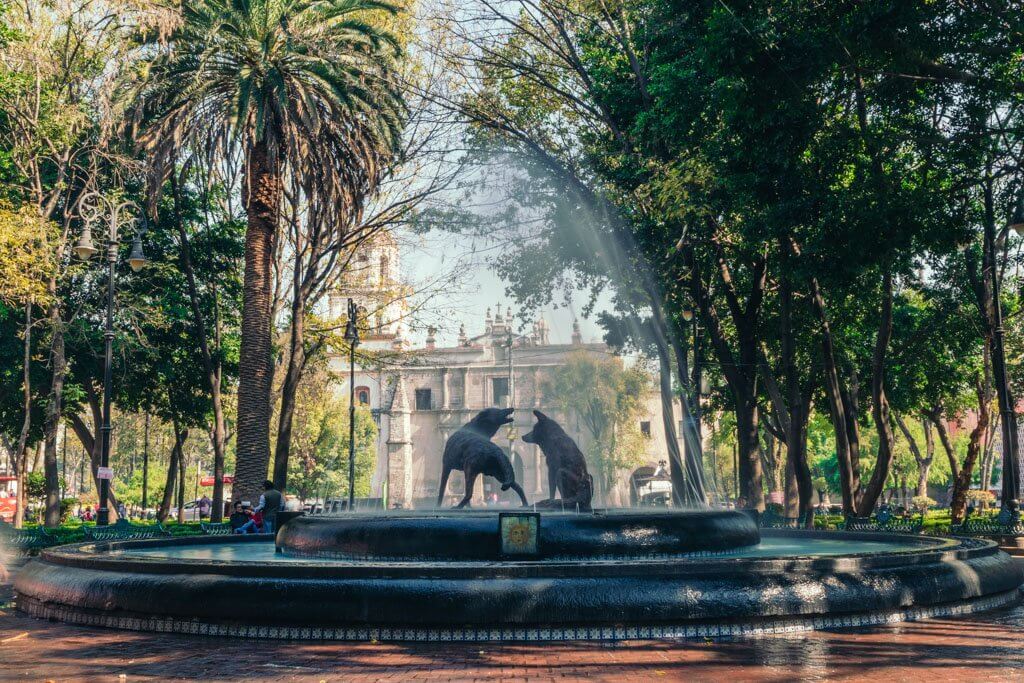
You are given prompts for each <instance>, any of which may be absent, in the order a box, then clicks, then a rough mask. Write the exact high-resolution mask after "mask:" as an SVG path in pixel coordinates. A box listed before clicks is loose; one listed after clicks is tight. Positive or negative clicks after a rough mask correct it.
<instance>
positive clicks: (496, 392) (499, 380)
mask: <svg viewBox="0 0 1024 683" xmlns="http://www.w3.org/2000/svg"><path fill="white" fill-rule="evenodd" d="M491 388H492V390H493V393H492V396H493V400H492V401H491V403H492V404H493V405H494V406H496V407H498V408H504V407H506V406H508V377H492V378H491Z"/></svg>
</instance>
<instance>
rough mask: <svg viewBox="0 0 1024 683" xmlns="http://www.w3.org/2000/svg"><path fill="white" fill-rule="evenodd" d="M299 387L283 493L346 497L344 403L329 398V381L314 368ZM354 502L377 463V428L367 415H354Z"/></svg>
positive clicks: (306, 497) (319, 363) (360, 411)
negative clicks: (287, 482) (344, 493)
mask: <svg viewBox="0 0 1024 683" xmlns="http://www.w3.org/2000/svg"><path fill="white" fill-rule="evenodd" d="M312 370H313V371H312V372H310V373H309V374H308V375H307V377H306V380H305V381H304V382H303V383H302V385H301V386H300V387H299V390H298V393H297V396H296V403H297V406H296V411H295V416H294V422H293V427H292V437H291V440H292V444H291V450H292V456H293V457H291V458H290V459H289V461H288V465H289V473H288V481H289V482H290V484H289V489H290V490H291V491H293V492H294V493H295V494H296V495H297V496H298V497H299V498H300V499H301V500H309V499H313V498H318V497H324V498H326V497H328V496H331V495H334V496H340V495H342V494H343V492H346V491H348V455H349V441H348V435H349V428H348V426H349V425H348V415H349V411H348V401H347V397H346V399H342V398H341V397H339V396H336V395H334V394H333V391H334V390H335V388H334V387H332V383H333V381H334V378H333V377H332V376H331V375H330V374H329V373H328V372H327V371H326V369H325V368H324V367H323V363H322V360H318V361H316V362H315V365H314V367H313V369H312ZM355 436H356V448H355V453H356V463H355V464H356V468H355V469H356V482H355V492H356V496H368V495H369V494H370V479H371V478H372V476H373V471H374V467H375V466H376V460H377V449H376V440H377V426H376V424H375V423H374V420H373V417H372V416H371V415H370V412H369V410H367V409H365V408H357V410H356V429H355Z"/></svg>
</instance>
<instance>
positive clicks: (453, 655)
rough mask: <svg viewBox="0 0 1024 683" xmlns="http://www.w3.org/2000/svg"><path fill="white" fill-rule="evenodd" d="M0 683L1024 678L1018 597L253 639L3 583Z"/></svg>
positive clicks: (1023, 612)
mask: <svg viewBox="0 0 1024 683" xmlns="http://www.w3.org/2000/svg"><path fill="white" fill-rule="evenodd" d="M0 601H2V604H0V680H2V681H8V680H13V681H22V680H27V681H125V682H126V683H128V682H130V681H173V680H201V681H239V680H243V681H269V680H274V681H277V680H280V681H303V682H305V681H312V682H318V681H342V680H343V681H420V680H439V681H548V680H555V679H558V680H582V679H587V680H594V681H613V680H616V681H617V680H629V681H636V680H645V679H650V680H690V681H703V680H728V681H745V680H759V681H761V680H763V681H791V680H807V679H811V680H826V679H827V680H865V679H870V680H884V681H887V683H888V681H904V680H905V681H911V680H913V681H928V680H936V681H938V680H941V681H956V680H970V681H989V680H996V681H998V680H1024V648H1022V645H1024V607H1017V608H1014V609H1011V610H1003V611H999V612H992V613H987V614H982V615H974V616H971V617H964V618H957V619H938V620H932V621H927V622H920V623H912V624H900V625H896V626H889V627H884V628H871V629H859V630H843V631H832V632H816V633H802V634H790V635H785V636H782V635H774V636H763V637H759V638H750V639H737V640H731V641H717V642H715V641H673V642H630V643H618V644H608V643H552V644H544V645H533V644H490V643H476V644H473V643H464V644H445V645H441V644H427V645H423V644H411V643H410V644H405V643H311V642H283V641H268V642H251V641H245V640H239V639H218V640H212V639H202V638H195V637H190V636H174V635H160V634H147V633H130V632H121V631H113V630H106V629H95V628H83V627H77V626H67V625H64V624H56V623H48V622H45V621H40V620H36V619H31V618H28V617H25V616H22V615H20V614H18V613H17V612H15V611H14V609H13V606H12V605H11V603H10V601H9V590H8V591H6V593H4V592H3V591H0Z"/></svg>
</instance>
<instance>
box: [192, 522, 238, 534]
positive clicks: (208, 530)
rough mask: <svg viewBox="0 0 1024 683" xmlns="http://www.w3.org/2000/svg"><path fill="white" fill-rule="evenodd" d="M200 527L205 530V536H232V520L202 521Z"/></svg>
mask: <svg viewBox="0 0 1024 683" xmlns="http://www.w3.org/2000/svg"><path fill="white" fill-rule="evenodd" d="M199 528H201V529H202V530H203V535H204V536H230V535H231V523H230V522H200V523H199Z"/></svg>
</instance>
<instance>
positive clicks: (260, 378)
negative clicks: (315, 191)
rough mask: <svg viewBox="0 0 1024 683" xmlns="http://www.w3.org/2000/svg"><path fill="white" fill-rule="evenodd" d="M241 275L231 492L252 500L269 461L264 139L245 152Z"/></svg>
mask: <svg viewBox="0 0 1024 683" xmlns="http://www.w3.org/2000/svg"><path fill="white" fill-rule="evenodd" d="M245 166H246V169H245V170H246V178H247V188H246V190H247V191H246V194H245V208H246V214H247V216H248V227H247V229H246V233H245V279H244V282H243V287H242V343H241V349H240V352H239V361H238V431H237V438H238V443H237V447H238V462H237V466H236V468H235V485H234V494H235V497H236V498H238V499H243V498H247V499H250V500H255V499H256V498H257V497H258V496H259V492H260V490H261V484H262V482H263V481H264V480H265V479H266V477H267V467H268V465H269V464H270V417H271V406H270V392H271V384H272V381H273V360H272V357H271V352H272V345H271V329H272V325H273V321H272V320H271V306H272V299H273V275H274V274H273V259H274V239H275V236H276V232H277V214H278V206H279V204H280V199H281V178H280V174H279V173H278V168H277V164H276V163H275V162H274V161H273V160H272V159H271V157H270V154H269V150H268V149H267V146H266V144H265V143H262V142H260V143H256V144H254V145H252V146H251V147H250V148H249V149H248V150H247V154H246V164H245Z"/></svg>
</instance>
